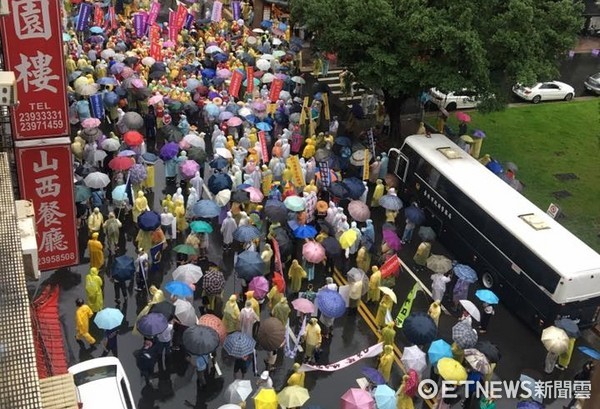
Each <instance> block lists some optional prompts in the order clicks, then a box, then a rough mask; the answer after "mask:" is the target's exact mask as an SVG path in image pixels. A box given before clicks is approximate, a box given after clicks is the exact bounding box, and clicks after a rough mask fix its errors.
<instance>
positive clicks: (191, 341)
mask: <svg viewBox="0 0 600 409" xmlns="http://www.w3.org/2000/svg"><path fill="white" fill-rule="evenodd" d="M182 341H183V346H184V347H185V349H186V351H187V352H189V353H190V354H192V355H206V354H210V353H212V352H214V351H215V349H217V347H218V346H219V344H220V340H219V334H218V333H217V331H215V330H214V329H212V328H210V327H206V326H203V325H193V326H191V327H189V328H187V329H186V330H185V331H183V340H182Z"/></svg>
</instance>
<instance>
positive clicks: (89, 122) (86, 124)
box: [81, 78, 114, 329]
mask: <svg viewBox="0 0 600 409" xmlns="http://www.w3.org/2000/svg"><path fill="white" fill-rule="evenodd" d="M113 79H114V78H113ZM100 124H101V122H100V120H99V119H98V118H86V119H84V120H83V121H81V127H82V128H85V129H88V128H97V127H99V126H100ZM109 329H110V328H109Z"/></svg>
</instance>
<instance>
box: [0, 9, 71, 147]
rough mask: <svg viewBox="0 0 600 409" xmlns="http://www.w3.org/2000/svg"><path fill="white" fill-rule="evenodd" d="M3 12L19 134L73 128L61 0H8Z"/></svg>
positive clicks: (18, 137)
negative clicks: (16, 98)
mask: <svg viewBox="0 0 600 409" xmlns="http://www.w3.org/2000/svg"><path fill="white" fill-rule="evenodd" d="M8 3H9V6H10V14H9V15H8V16H3V17H0V23H1V24H0V27H1V29H2V44H3V52H4V57H5V61H6V69H7V70H10V71H13V72H14V73H15V77H16V79H17V97H18V99H19V103H18V105H17V106H15V107H13V109H11V114H12V120H13V134H14V139H16V140H23V139H39V138H48V137H56V136H65V135H68V134H69V121H68V111H67V92H66V79H65V68H64V60H63V44H62V29H61V19H60V8H59V4H60V2H58V1H50V0H8Z"/></svg>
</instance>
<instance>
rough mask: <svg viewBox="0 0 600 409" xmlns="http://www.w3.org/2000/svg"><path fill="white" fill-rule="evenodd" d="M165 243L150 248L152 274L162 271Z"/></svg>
mask: <svg viewBox="0 0 600 409" xmlns="http://www.w3.org/2000/svg"><path fill="white" fill-rule="evenodd" d="M164 245H165V242H164V241H163V242H162V243H158V244H156V245H154V246H152V247H150V272H151V273H155V272H157V271H158V270H159V269H160V261H161V259H162V251H163V247H164Z"/></svg>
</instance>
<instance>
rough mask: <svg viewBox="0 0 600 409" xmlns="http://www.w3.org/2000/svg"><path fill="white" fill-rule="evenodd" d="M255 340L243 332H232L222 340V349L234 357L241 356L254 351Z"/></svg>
mask: <svg viewBox="0 0 600 409" xmlns="http://www.w3.org/2000/svg"><path fill="white" fill-rule="evenodd" d="M255 346H256V341H255V340H254V339H252V337H249V336H248V335H246V334H244V333H243V332H239V331H236V332H232V333H231V334H229V335H227V338H225V342H223V349H224V350H225V352H227V353H228V354H229V355H230V356H232V357H234V358H243V357H245V356H248V355H250V354H252V353H253V352H254V347H255Z"/></svg>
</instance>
